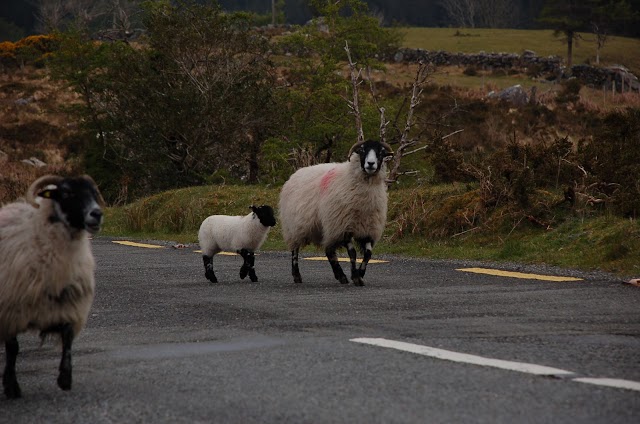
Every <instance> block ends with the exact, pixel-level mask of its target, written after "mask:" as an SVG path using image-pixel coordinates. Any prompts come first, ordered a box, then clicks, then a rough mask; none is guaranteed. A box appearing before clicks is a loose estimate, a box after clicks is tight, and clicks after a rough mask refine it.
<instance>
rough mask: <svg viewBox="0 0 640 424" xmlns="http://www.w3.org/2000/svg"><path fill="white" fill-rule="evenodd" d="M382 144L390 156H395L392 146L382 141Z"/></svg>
mask: <svg viewBox="0 0 640 424" xmlns="http://www.w3.org/2000/svg"><path fill="white" fill-rule="evenodd" d="M380 144H382V147H384V148H385V149H387V152H388V153H389V155H393V154H394V153H393V149H392V148H391V146H390V145H389V144H387V143H385V142H384V141H381V142H380Z"/></svg>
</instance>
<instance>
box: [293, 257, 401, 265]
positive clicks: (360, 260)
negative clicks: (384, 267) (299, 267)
mask: <svg viewBox="0 0 640 424" xmlns="http://www.w3.org/2000/svg"><path fill="white" fill-rule="evenodd" d="M302 259H305V260H307V261H326V260H327V258H326V256H314V257H312V258H302ZM338 262H350V259H349V258H338ZM356 262H358V263H360V262H362V259H356ZM369 263H370V264H388V263H389V261H383V260H380V259H371V260H370V261H369Z"/></svg>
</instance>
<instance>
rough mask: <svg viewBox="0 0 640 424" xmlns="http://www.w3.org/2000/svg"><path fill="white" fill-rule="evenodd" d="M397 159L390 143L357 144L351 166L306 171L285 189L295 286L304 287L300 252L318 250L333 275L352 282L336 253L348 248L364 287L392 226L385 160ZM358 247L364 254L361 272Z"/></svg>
mask: <svg viewBox="0 0 640 424" xmlns="http://www.w3.org/2000/svg"><path fill="white" fill-rule="evenodd" d="M392 154H393V151H392V150H391V147H390V146H389V145H388V144H386V143H382V142H378V141H373V140H369V141H366V142H362V143H356V144H355V145H353V147H351V150H350V151H349V155H348V157H349V159H348V160H347V161H346V162H342V163H325V164H320V165H314V166H309V167H306V168H301V169H299V170H297V171H296V172H295V173H294V174H293V175H291V177H290V178H289V180H288V181H287V182H286V183H285V184H284V186H283V187H282V191H281V192H280V204H279V209H280V222H281V225H282V234H283V237H284V240H285V242H286V243H287V245H288V247H289V249H290V250H291V269H292V271H291V273H292V275H293V280H294V282H296V283H301V282H302V277H301V275H300V269H299V265H298V255H299V251H300V249H301V248H302V247H304V246H306V245H308V244H315V245H317V246H320V247H322V248H323V249H324V250H325V253H326V255H327V258H328V259H329V263H330V264H331V268H332V269H333V274H334V276H335V278H336V279H337V280H338V281H340V283H342V284H346V283H348V282H349V281H348V279H347V277H346V275H345V274H344V272H343V271H342V268H341V267H340V264H339V263H338V258H337V256H336V250H337V249H338V248H341V247H346V248H347V252H348V253H349V258H350V260H351V280H352V281H353V283H354V284H355V285H357V286H362V285H364V281H363V277H364V274H365V272H366V269H367V263H368V262H369V259H370V258H371V251H372V248H373V245H374V244H375V243H376V242H377V241H378V240H379V239H380V237H382V232H383V230H384V226H385V223H386V220H387V185H386V181H385V179H386V176H387V171H386V164H385V158H386V157H387V156H390V155H392ZM356 247H358V248H360V249H361V251H362V252H364V255H363V260H362V263H361V265H360V267H359V268H357V267H356Z"/></svg>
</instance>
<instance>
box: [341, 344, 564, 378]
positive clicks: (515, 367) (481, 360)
mask: <svg viewBox="0 0 640 424" xmlns="http://www.w3.org/2000/svg"><path fill="white" fill-rule="evenodd" d="M351 341H352V342H356V343H365V344H370V345H374V346H381V347H389V348H391V349H397V350H404V351H405V352H412V353H417V354H418V355H424V356H430V357H432V358H438V359H444V360H446V361H453V362H462V363H466V364H473V365H481V366H485V367H494V368H502V369H504V370H511V371H519V372H524V373H527V374H535V375H554V376H560V375H572V374H573V373H572V372H571V371H566V370H561V369H559V368H551V367H545V366H542V365H535V364H526V363H523V362H512V361H503V360H501V359H492V358H485V357H483V356H476V355H469V354H466V353H458V352H453V351H450V350H444V349H438V348H435V347H429V346H421V345H417V344H413V343H405V342H397V341H394V340H387V339H368V338H359V339H351Z"/></svg>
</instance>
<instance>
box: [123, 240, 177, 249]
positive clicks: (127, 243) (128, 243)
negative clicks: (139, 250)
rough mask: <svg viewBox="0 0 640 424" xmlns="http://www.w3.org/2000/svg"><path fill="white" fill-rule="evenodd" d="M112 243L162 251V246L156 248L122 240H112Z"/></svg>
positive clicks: (155, 246)
mask: <svg viewBox="0 0 640 424" xmlns="http://www.w3.org/2000/svg"><path fill="white" fill-rule="evenodd" d="M113 242H114V243H117V244H124V245H125V246H133V247H145V248H147V249H164V246H158V245H157V244H145V243H136V242H134V241H124V240H113Z"/></svg>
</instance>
